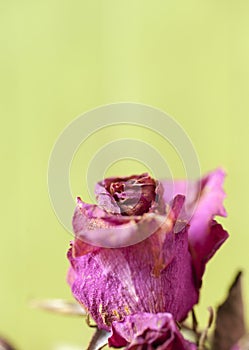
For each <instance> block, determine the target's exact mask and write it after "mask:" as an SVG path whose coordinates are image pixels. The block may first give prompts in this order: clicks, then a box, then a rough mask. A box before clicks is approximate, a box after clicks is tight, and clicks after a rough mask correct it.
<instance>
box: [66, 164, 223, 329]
mask: <svg viewBox="0 0 249 350" xmlns="http://www.w3.org/2000/svg"><path fill="white" fill-rule="evenodd" d="M223 178H224V174H223V173H222V172H221V171H220V170H217V171H216V172H213V173H211V174H209V175H207V176H206V177H205V178H203V179H202V180H200V182H195V183H192V184H190V187H189V188H190V191H189V198H188V197H187V198H186V205H185V206H184V210H182V208H183V205H184V200H185V198H184V196H183V195H177V193H181V194H185V193H186V186H187V185H186V183H185V182H176V186H175V187H174V193H173V194H174V196H173V197H174V199H173V197H172V196H171V197H170V198H169V197H167V196H168V192H167V189H168V188H169V187H171V188H172V184H169V183H168V182H166V181H162V182H158V181H155V180H153V179H152V178H150V177H149V175H147V174H142V175H135V176H130V177H124V178H111V179H106V180H104V181H102V182H100V183H99V184H98V185H97V188H96V197H97V200H98V203H99V205H91V204H86V203H84V202H82V201H81V200H80V199H78V205H77V207H76V210H75V214H74V218H73V227H74V232H75V236H76V237H75V241H74V242H73V243H72V247H71V249H70V250H69V253H68V258H69V260H70V262H71V268H70V271H69V275H68V281H69V284H70V285H71V289H72V292H73V295H74V296H75V298H76V299H77V300H78V301H79V302H80V303H81V304H82V305H84V307H85V308H87V310H88V311H89V313H90V314H91V316H92V317H93V319H94V320H95V321H96V323H97V325H98V327H99V328H102V329H106V330H110V329H111V325H112V323H113V322H114V321H121V320H123V319H124V318H125V317H126V316H128V315H134V314H136V313H139V312H145V313H148V312H149V313H154V314H156V313H164V312H168V313H171V314H172V317H173V318H174V319H175V320H177V321H181V320H183V319H184V318H185V317H186V315H187V313H188V312H189V311H190V310H191V309H192V307H193V305H194V304H196V303H197V302H198V297H199V287H200V284H201V278H202V274H203V272H204V268H205V264H206V262H207V261H208V260H209V258H210V257H211V256H212V255H213V254H214V253H215V251H216V250H217V249H218V247H219V246H220V245H221V244H222V243H223V242H224V241H225V239H226V238H227V237H228V234H227V232H226V231H224V230H223V229H222V226H221V225H219V224H217V223H216V222H215V221H214V220H213V217H214V216H215V215H216V214H218V215H221V214H222V215H224V214H225V212H224V209H222V208H223V207H222V201H223V197H224V192H223V190H222V182H223ZM198 185H200V186H198ZM198 187H200V191H199V192H198V191H197V188H198ZM163 188H164V194H163ZM175 195H176V196H175ZM195 203H196V204H197V208H196V210H195V212H194V215H193V216H192V218H191V219H190V213H191V211H192V208H193V206H194V204H195ZM184 217H185V218H187V219H188V217H189V219H190V227H189V225H186V222H182V219H183V218H184ZM193 266H194V268H193Z"/></svg>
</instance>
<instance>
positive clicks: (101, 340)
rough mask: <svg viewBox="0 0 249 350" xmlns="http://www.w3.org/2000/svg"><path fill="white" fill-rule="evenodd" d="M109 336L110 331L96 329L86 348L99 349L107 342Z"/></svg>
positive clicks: (89, 349)
mask: <svg viewBox="0 0 249 350" xmlns="http://www.w3.org/2000/svg"><path fill="white" fill-rule="evenodd" d="M109 337H110V332H106V331H104V330H103V329H97V330H96V332H95V333H94V335H93V337H92V340H91V342H90V344H89V346H88V348H87V350H100V349H102V348H103V347H104V346H105V345H107V344H108V338H109Z"/></svg>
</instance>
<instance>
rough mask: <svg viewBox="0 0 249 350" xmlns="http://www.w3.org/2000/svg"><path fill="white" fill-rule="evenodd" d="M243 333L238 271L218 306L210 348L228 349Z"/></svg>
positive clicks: (242, 310)
mask: <svg viewBox="0 0 249 350" xmlns="http://www.w3.org/2000/svg"><path fill="white" fill-rule="evenodd" d="M244 334H245V320H244V306H243V300H242V291H241V272H239V273H238V274H237V276H236V278H235V280H234V282H233V284H232V286H231V287H230V289H229V292H228V296H227V298H226V300H225V302H224V303H223V304H221V305H220V306H219V307H218V310H217V317H216V326H215V332H214V339H213V346H212V350H230V349H231V348H232V346H233V345H234V344H235V343H237V342H238V340H239V339H240V338H241V337H242V336H243V335H244Z"/></svg>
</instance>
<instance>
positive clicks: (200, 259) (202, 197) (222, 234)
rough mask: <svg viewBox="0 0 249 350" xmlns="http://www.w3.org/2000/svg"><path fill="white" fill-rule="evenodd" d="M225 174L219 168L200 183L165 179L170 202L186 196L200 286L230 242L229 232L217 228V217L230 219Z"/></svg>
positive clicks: (167, 198) (166, 196)
mask: <svg viewBox="0 0 249 350" xmlns="http://www.w3.org/2000/svg"><path fill="white" fill-rule="evenodd" d="M224 177H225V173H224V171H223V170H222V169H217V170H215V171H213V172H211V173H209V174H207V175H206V176H204V177H203V178H202V179H200V180H198V181H190V182H188V181H174V182H173V183H172V182H171V181H167V180H163V181H161V183H162V184H163V186H164V200H165V201H170V199H171V197H170V196H174V195H175V194H176V193H179V194H183V195H185V196H186V202H185V213H184V215H185V217H186V218H187V219H188V220H190V227H189V244H190V249H191V253H192V256H193V263H194V267H195V270H196V275H197V280H198V283H200V281H201V277H202V275H203V272H204V269H205V263H206V262H207V261H208V260H209V259H210V258H211V257H212V256H213V254H214V253H215V251H216V250H217V249H218V248H219V247H220V246H221V244H222V243H223V242H224V241H225V240H226V239H227V237H228V233H227V232H226V231H225V230H223V229H222V226H221V225H219V226H216V225H217V224H214V223H213V218H214V217H215V216H216V215H220V216H226V211H225V209H224V206H223V200H224V198H225V192H224V190H223V187H222V186H223V182H224Z"/></svg>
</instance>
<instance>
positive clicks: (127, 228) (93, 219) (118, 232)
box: [73, 197, 182, 255]
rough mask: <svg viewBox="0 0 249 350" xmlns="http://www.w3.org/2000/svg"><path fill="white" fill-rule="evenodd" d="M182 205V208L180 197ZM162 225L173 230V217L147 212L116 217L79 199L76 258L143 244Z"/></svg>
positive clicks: (76, 218) (76, 213) (75, 217)
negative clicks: (95, 252) (93, 252)
mask: <svg viewBox="0 0 249 350" xmlns="http://www.w3.org/2000/svg"><path fill="white" fill-rule="evenodd" d="M179 202H181V203H180V205H182V200H180V197H179ZM161 226H164V230H165V229H166V226H168V227H167V231H170V229H171V228H172V220H171V218H167V217H166V215H164V216H162V215H156V214H154V213H145V214H144V215H143V216H122V215H113V214H110V213H107V212H105V211H104V210H102V209H101V208H100V207H98V206H96V205H94V204H87V203H84V202H83V201H82V200H81V199H80V198H78V205H77V207H76V209H75V213H74V217H73V228H74V232H75V236H76V239H77V240H78V243H77V244H76V245H75V246H74V249H75V251H76V254H75V255H83V254H85V253H88V252H90V251H94V250H96V249H98V247H105V248H119V247H124V246H129V245H133V244H136V243H139V242H140V241H142V240H144V239H146V238H147V237H149V236H151V235H152V234H153V233H154V232H156V231H157V230H158V229H159V228H160V227H161ZM80 241H81V242H80ZM78 245H79V246H80V247H78ZM90 245H91V246H90ZM78 248H80V249H78ZM80 251H81V254H80Z"/></svg>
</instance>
